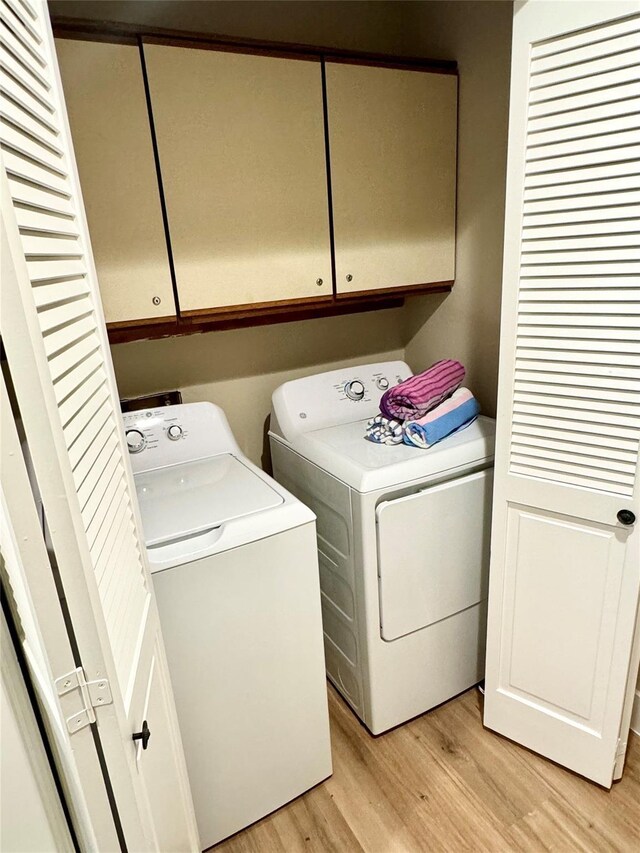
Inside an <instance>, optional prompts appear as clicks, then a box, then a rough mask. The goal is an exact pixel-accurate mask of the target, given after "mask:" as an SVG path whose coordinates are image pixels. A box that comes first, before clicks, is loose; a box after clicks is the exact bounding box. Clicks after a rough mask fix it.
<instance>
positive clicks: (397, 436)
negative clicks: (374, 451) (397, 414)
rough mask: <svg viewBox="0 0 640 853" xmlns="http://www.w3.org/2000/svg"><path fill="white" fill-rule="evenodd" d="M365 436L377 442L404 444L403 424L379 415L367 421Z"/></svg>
mask: <svg viewBox="0 0 640 853" xmlns="http://www.w3.org/2000/svg"><path fill="white" fill-rule="evenodd" d="M365 438H367V439H368V440H369V441H374V442H375V443H376V444H402V424H401V423H400V422H399V421H394V420H392V419H390V418H385V416H384V415H377V416H376V417H375V418H372V419H371V420H370V421H368V422H367V431H366V433H365Z"/></svg>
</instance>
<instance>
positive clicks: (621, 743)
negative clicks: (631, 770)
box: [613, 737, 627, 779]
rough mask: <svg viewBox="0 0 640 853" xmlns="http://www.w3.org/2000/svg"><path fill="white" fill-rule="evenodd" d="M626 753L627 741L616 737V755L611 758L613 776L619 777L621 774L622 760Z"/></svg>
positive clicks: (622, 768)
mask: <svg viewBox="0 0 640 853" xmlns="http://www.w3.org/2000/svg"><path fill="white" fill-rule="evenodd" d="M626 755H627V741H626V740H623V739H622V738H620V737H619V738H618V743H617V745H616V755H615V758H614V760H613V778H614V779H619V778H620V777H621V776H622V771H623V770H624V760H625V758H626Z"/></svg>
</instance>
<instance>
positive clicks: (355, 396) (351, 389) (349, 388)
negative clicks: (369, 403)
mask: <svg viewBox="0 0 640 853" xmlns="http://www.w3.org/2000/svg"><path fill="white" fill-rule="evenodd" d="M344 390H345V393H346V395H347V397H348V398H349V399H350V400H362V398H363V397H364V385H363V384H362V382H360V380H359V379H353V380H352V381H351V382H347V384H346V385H345V386H344Z"/></svg>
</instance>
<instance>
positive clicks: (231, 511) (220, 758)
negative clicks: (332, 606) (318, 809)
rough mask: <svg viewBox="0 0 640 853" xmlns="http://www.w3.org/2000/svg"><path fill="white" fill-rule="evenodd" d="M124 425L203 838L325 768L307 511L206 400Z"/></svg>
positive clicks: (130, 418) (205, 843)
mask: <svg viewBox="0 0 640 853" xmlns="http://www.w3.org/2000/svg"><path fill="white" fill-rule="evenodd" d="M124 423H125V431H126V437H127V443H128V446H129V450H130V453H131V463H132V467H133V471H134V479H135V484H136V490H137V494H138V500H139V504H140V512H141V516H142V523H143V528H144V535H145V539H146V544H147V551H148V554H149V561H150V565H151V572H152V577H153V585H154V589H155V594H156V598H157V601H158V609H159V611H160V622H161V626H162V634H163V637H164V643H165V647H166V652H167V657H168V661H169V671H170V675H171V682H172V685H173V692H174V696H175V701H176V707H177V712H178V721H179V725H180V732H181V735H182V741H183V745H184V751H185V757H186V762H187V771H188V775H189V781H190V784H191V791H192V794H193V800H194V806H195V812H196V819H197V823H198V828H199V832H200V840H201V846H202V848H206V847H209V846H211V845H212V844H215V843H216V842H218V841H220V840H221V839H223V838H226V837H227V836H229V835H231V834H232V833H234V832H237V831H238V830H239V829H242V828H243V827H245V826H248V825H249V824H250V823H253V822H254V821H256V820H258V819H259V818H261V817H263V816H264V815H266V814H268V813H269V812H271V811H273V810H274V809H276V808H278V807H279V806H281V805H283V804H284V803H286V802H288V801H289V800H291V799H293V798H294V797H296V796H298V795H299V794H301V793H302V792H303V791H306V790H307V789H308V788H311V787H312V786H313V785H316V784H317V783H318V782H321V781H322V780H323V779H326V778H327V776H329V775H330V774H331V751H330V743H329V717H328V708H327V693H326V681H325V664H324V654H323V643H322V622H321V612H320V588H319V578H318V561H317V552H316V532H315V518H314V516H313V513H312V512H311V510H309V509H308V508H307V507H306V506H304V505H303V504H302V503H300V501H298V500H297V499H296V498H295V497H293V495H291V494H290V493H289V492H288V491H287V490H286V489H284V488H283V487H282V486H281V485H279V484H278V483H276V482H274V481H273V480H272V479H271V478H270V477H268V476H267V475H266V474H265V473H264V472H263V471H261V470H260V469H259V468H257V467H256V466H255V465H253V464H252V463H251V462H250V461H249V460H248V459H247V458H246V457H244V456H243V455H242V453H241V452H240V449H239V447H238V445H237V444H236V442H235V440H234V437H233V435H232V433H231V430H230V428H229V424H228V423H227V419H226V417H225V415H224V413H223V412H222V410H221V409H219V408H218V407H217V406H214V405H212V404H210V403H193V404H185V405H179V406H166V407H162V408H158V409H147V410H143V411H137V412H132V413H129V414H125V415H124Z"/></svg>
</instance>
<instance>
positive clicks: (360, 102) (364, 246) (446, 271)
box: [326, 62, 458, 295]
mask: <svg viewBox="0 0 640 853" xmlns="http://www.w3.org/2000/svg"><path fill="white" fill-rule="evenodd" d="M326 80H327V115H328V125H329V127H328V130H329V150H330V161H331V188H332V201H333V227H334V241H335V259H336V290H337V294H338V295H341V294H350V295H353V294H357V293H358V292H361V291H371V290H383V289H387V288H402V287H407V286H415V285H420V284H427V283H430V282H451V281H452V280H453V278H454V267H455V200H456V136H457V82H458V81H457V77H456V75H455V74H451V73H434V72H430V71H425V70H424V69H415V70H414V69H411V70H405V69H399V68H389V67H382V66H381V67H374V66H371V65H356V64H352V63H341V62H327V64H326Z"/></svg>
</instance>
